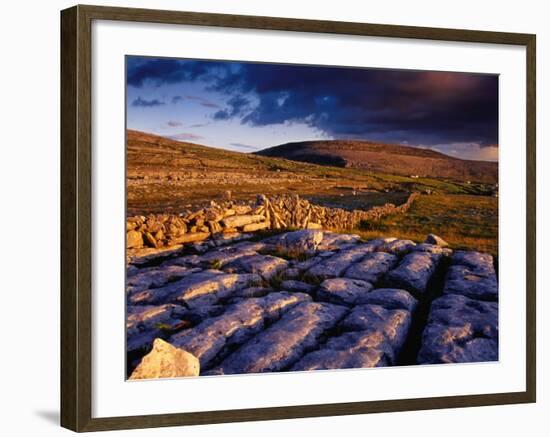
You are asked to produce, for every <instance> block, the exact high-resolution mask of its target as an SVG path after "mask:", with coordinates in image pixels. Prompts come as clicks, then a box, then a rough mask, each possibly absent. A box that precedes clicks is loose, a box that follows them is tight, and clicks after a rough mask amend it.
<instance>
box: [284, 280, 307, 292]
mask: <svg viewBox="0 0 550 437" xmlns="http://www.w3.org/2000/svg"><path fill="white" fill-rule="evenodd" d="M281 290H287V291H298V292H300V293H308V294H309V293H312V292H313V291H314V290H315V286H313V285H311V284H307V283H305V282H302V281H297V280H294V279H287V280H286V281H283V282H281Z"/></svg>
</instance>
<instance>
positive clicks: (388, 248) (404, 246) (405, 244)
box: [376, 240, 416, 255]
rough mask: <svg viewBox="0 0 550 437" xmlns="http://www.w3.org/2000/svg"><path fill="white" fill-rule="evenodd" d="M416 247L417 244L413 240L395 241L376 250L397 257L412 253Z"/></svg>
mask: <svg viewBox="0 0 550 437" xmlns="http://www.w3.org/2000/svg"><path fill="white" fill-rule="evenodd" d="M415 246H416V243H415V242H414V241H411V240H393V241H389V242H387V243H383V244H381V245H379V246H378V247H377V248H376V250H377V251H381V252H387V253H393V254H395V255H402V254H404V253H408V252H410V251H411V250H412V249H413V248H414V247H415Z"/></svg>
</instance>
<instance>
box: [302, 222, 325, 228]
mask: <svg viewBox="0 0 550 437" xmlns="http://www.w3.org/2000/svg"><path fill="white" fill-rule="evenodd" d="M306 229H323V225H321V224H320V223H314V222H309V223H308V224H307V226H306Z"/></svg>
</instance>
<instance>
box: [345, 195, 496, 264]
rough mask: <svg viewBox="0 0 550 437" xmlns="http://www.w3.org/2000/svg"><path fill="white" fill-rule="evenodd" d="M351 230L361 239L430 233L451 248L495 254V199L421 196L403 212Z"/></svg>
mask: <svg viewBox="0 0 550 437" xmlns="http://www.w3.org/2000/svg"><path fill="white" fill-rule="evenodd" d="M353 232H354V233H357V234H359V235H361V237H363V238H365V239H371V238H378V237H382V236H392V237H398V238H404V239H409V240H413V241H417V242H421V241H424V239H425V238H426V235H427V234H429V233H434V234H436V235H438V236H440V237H441V238H443V239H445V240H446V241H447V242H448V243H449V244H450V246H451V247H452V248H453V249H470V250H478V251H481V252H488V253H491V254H493V255H498V199H497V198H494V197H490V196H474V195H443V194H440V195H431V196H428V195H423V196H420V197H419V198H417V199H416V201H415V202H414V203H413V205H412V207H411V209H410V210H409V212H408V213H407V214H396V215H391V216H387V217H384V218H382V219H381V220H380V221H372V222H371V221H369V222H362V223H361V225H360V226H359V228H358V229H354V230H353Z"/></svg>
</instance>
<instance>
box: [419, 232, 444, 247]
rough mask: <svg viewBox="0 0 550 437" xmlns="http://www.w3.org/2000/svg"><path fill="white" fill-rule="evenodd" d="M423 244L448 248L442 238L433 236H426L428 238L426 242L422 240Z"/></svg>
mask: <svg viewBox="0 0 550 437" xmlns="http://www.w3.org/2000/svg"><path fill="white" fill-rule="evenodd" d="M424 243H427V244H433V245H435V246H439V247H448V246H449V243H447V242H446V241H445V240H444V239H443V238H441V237H438V236H437V235H435V234H428V236H427V237H426V240H424Z"/></svg>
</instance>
